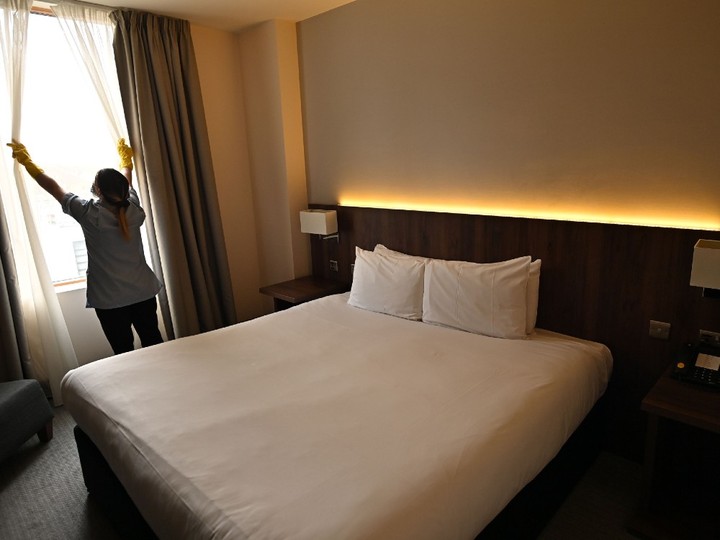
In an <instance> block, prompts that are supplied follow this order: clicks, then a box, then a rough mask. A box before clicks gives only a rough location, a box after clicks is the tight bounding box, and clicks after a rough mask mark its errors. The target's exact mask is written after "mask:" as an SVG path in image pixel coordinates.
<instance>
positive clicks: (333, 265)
mask: <svg viewBox="0 0 720 540" xmlns="http://www.w3.org/2000/svg"><path fill="white" fill-rule="evenodd" d="M330 271H331V272H337V271H338V262H337V261H333V260H332V259H331V260H330Z"/></svg>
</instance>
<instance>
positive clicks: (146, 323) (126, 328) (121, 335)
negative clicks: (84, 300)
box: [95, 296, 163, 354]
mask: <svg viewBox="0 0 720 540" xmlns="http://www.w3.org/2000/svg"><path fill="white" fill-rule="evenodd" d="M95 313H96V314H97V317H98V319H100V326H102V329H103V332H105V337H106V338H107V340H108V341H109V342H110V346H111V347H112V350H113V352H114V353H115V354H120V353H123V352H127V351H132V350H133V348H134V347H133V341H134V337H133V333H132V328H133V327H135V331H136V332H137V334H138V336H139V337H140V343H142V346H143V347H147V346H149V345H155V344H156V343H162V340H163V339H162V336H161V335H160V330H159V329H158V318H157V300H156V299H155V297H154V296H153V297H152V298H150V299H149V300H144V301H142V302H138V303H137V304H131V305H129V306H124V307H120V308H114V309H95Z"/></svg>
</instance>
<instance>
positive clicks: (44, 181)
mask: <svg viewBox="0 0 720 540" xmlns="http://www.w3.org/2000/svg"><path fill="white" fill-rule="evenodd" d="M7 145H8V146H9V147H10V148H12V151H13V152H12V157H13V159H16V160H17V162H18V163H19V164H20V165H23V166H24V167H25V170H27V172H28V174H29V175H30V176H32V177H33V179H34V180H35V181H36V182H37V183H38V185H39V186H40V187H41V188H43V189H44V190H45V191H47V192H48V193H49V194H50V195H52V196H53V197H55V199H56V200H57V201H58V202H62V199H63V197H64V196H65V193H66V192H65V190H64V189H63V188H62V187H61V186H60V184H58V183H57V182H56V181H55V180H54V179H52V178H50V177H49V176H48V175H47V174H45V172H44V171H43V170H42V169H41V168H40V167H38V166H37V165H35V163H33V160H32V158H31V157H30V154H29V153H28V151H27V148H25V145H24V144H21V143H19V142H17V141H15V140H13V142H11V143H7Z"/></svg>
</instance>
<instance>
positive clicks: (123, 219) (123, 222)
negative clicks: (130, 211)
mask: <svg viewBox="0 0 720 540" xmlns="http://www.w3.org/2000/svg"><path fill="white" fill-rule="evenodd" d="M122 202H123V203H127V204H122V203H121V205H120V206H118V209H117V218H118V225H119V227H120V232H121V233H122V235H123V238H124V239H125V240H130V229H128V222H127V215H126V212H127V207H128V206H129V205H130V202H129V201H128V200H127V199H125V200H124V201H122Z"/></svg>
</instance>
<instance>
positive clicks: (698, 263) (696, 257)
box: [690, 240, 720, 289]
mask: <svg viewBox="0 0 720 540" xmlns="http://www.w3.org/2000/svg"><path fill="white" fill-rule="evenodd" d="M690 285H692V286H694V287H704V288H706V289H720V241H717V240H698V241H697V243H696V244H695V248H694V249H693V261H692V272H691V273H690Z"/></svg>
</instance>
